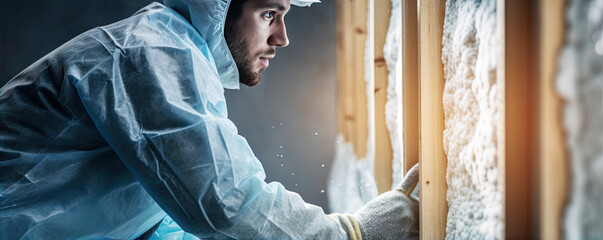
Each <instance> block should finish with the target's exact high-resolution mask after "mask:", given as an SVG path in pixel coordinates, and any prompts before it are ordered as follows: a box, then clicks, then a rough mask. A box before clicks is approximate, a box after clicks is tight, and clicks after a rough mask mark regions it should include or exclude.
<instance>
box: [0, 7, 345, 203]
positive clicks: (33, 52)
mask: <svg viewBox="0 0 603 240" xmlns="http://www.w3.org/2000/svg"><path fill="white" fill-rule="evenodd" d="M151 2H153V1H151V0H138V1H132V0H103V1H92V0H85V1H83V0H64V1H60V3H59V2H56V1H36V2H33V1H30V0H24V1H9V0H0V85H4V84H5V83H6V82H7V81H8V80H10V79H11V78H12V77H13V76H15V75H16V74H17V73H19V72H20V71H22V70H23V69H25V68H26V67H27V66H29V65H30V64H32V63H33V62H35V61H36V60H38V59H39V58H41V57H43V56H44V55H46V54H47V53H49V52H50V51H52V50H53V49H55V48H57V47H59V46H60V45H61V44H63V43H65V42H66V41H68V40H69V39H71V38H73V37H75V36H76V35H78V34H80V33H82V32H84V31H86V30H88V29H91V28H93V27H97V26H102V25H106V24H109V23H112V22H115V21H118V20H120V19H123V18H126V17H128V16H130V15H132V14H133V13H134V12H136V11H137V10H138V9H140V8H142V7H144V6H146V5H147V4H149V3H151ZM285 21H286V24H287V28H288V29H287V31H288V35H289V39H290V45H289V47H287V48H284V49H278V50H277V57H276V58H275V59H274V60H273V61H272V62H271V66H270V68H269V69H267V70H266V71H265V72H264V73H263V77H262V82H261V83H260V85H259V86H256V87H253V88H248V87H245V86H242V87H241V90H239V91H227V92H226V97H227V101H228V107H229V114H230V118H231V119H232V120H233V122H235V124H236V125H237V126H238V128H239V131H240V134H241V135H243V136H244V137H246V138H247V140H248V142H249V144H250V145H251V147H252V149H253V150H254V152H255V154H256V156H257V157H258V158H259V159H260V161H262V163H263V165H264V168H265V170H266V175H267V179H266V180H267V181H268V182H270V181H278V182H281V183H282V184H283V185H284V186H285V187H286V188H287V189H288V190H291V191H295V192H298V193H299V194H300V195H301V196H302V197H303V198H304V200H305V201H307V202H309V203H313V204H316V205H318V206H321V207H323V208H324V209H325V211H326V206H327V196H326V195H327V194H326V193H325V192H323V190H325V191H326V181H327V175H328V172H329V168H330V166H331V161H332V160H333V156H334V142H335V134H336V127H335V121H336V113H337V109H336V78H335V74H336V63H335V60H336V57H335V2H334V1H329V0H327V1H323V3H321V4H314V5H313V6H312V7H310V8H298V7H293V8H292V9H291V11H290V12H289V13H288V14H287V17H286V20H285Z"/></svg>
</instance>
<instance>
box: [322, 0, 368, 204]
mask: <svg viewBox="0 0 603 240" xmlns="http://www.w3.org/2000/svg"><path fill="white" fill-rule="evenodd" d="M372 1H373V0H368V1H367V3H368V5H367V10H368V15H369V16H370V14H372V11H373V9H372V6H373V2H372ZM366 24H367V38H366V40H365V42H364V56H363V59H364V81H365V84H366V87H365V89H366V99H367V101H366V102H367V105H366V107H367V110H368V111H367V112H368V116H367V118H368V121H367V123H368V126H367V128H368V139H367V143H366V146H367V151H366V156H363V157H359V156H356V154H354V146H353V145H352V143H348V142H345V141H344V138H343V137H341V136H339V137H338V138H337V140H336V141H337V144H336V149H335V159H334V161H333V165H332V166H331V170H330V173H329V179H328V183H327V190H328V192H327V193H328V196H329V209H330V210H331V212H336V213H353V212H356V211H357V210H359V209H360V208H361V207H362V206H364V204H365V203H367V202H368V201H370V200H371V199H373V198H374V197H376V196H377V195H379V191H378V189H377V183H376V182H375V175H374V172H375V170H374V169H375V159H374V151H375V150H374V149H375V137H374V132H375V123H374V121H375V115H374V106H375V94H374V91H373V89H374V82H373V81H372V74H373V72H374V67H373V64H372V61H373V56H374V54H373V40H374V38H373V37H372V33H373V31H374V29H373V26H372V25H371V18H370V17H369V18H368V20H367V22H366Z"/></svg>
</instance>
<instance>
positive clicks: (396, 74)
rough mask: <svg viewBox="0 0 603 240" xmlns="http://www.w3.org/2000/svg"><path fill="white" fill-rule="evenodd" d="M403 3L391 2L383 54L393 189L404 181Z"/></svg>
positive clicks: (399, 1)
mask: <svg viewBox="0 0 603 240" xmlns="http://www.w3.org/2000/svg"><path fill="white" fill-rule="evenodd" d="M401 5H402V1H401V0H392V10H391V11H390V12H391V16H390V20H389V27H388V29H387V36H386V38H385V45H384V46H383V53H384V55H385V63H386V64H387V70H388V72H389V73H388V76H387V83H388V84H387V102H386V103H385V124H386V125H387V129H388V130H389V136H390V140H391V143H392V150H393V159H392V170H393V171H392V172H393V173H392V174H393V175H392V179H393V181H392V189H393V188H394V187H395V186H397V185H398V184H399V183H400V182H401V181H402V156H403V154H402V151H403V149H402V130H403V128H402V127H403V125H402V117H403V115H402V32H401V30H402V9H401Z"/></svg>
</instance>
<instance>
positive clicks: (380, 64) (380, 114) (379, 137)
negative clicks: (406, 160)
mask: <svg viewBox="0 0 603 240" xmlns="http://www.w3.org/2000/svg"><path fill="white" fill-rule="evenodd" d="M391 9H392V4H391V1H390V0H376V1H374V7H373V14H372V15H373V16H374V19H373V21H372V22H373V24H372V25H373V29H374V31H373V34H374V38H373V39H374V42H373V43H374V44H373V52H374V61H373V62H374V74H375V75H374V79H375V87H374V92H375V106H374V108H375V180H376V181H377V188H378V189H379V193H383V192H386V191H389V190H391V186H392V181H393V177H392V173H393V171H392V159H393V157H394V156H393V149H392V142H391V139H390V134H389V130H388V128H387V124H386V123H385V103H387V86H388V83H389V81H388V70H387V65H386V63H385V54H384V52H383V46H384V45H385V39H386V36H387V30H388V26H389V19H390V15H391V13H390V11H391Z"/></svg>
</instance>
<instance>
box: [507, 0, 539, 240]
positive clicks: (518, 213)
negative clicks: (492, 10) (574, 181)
mask: <svg viewBox="0 0 603 240" xmlns="http://www.w3.org/2000/svg"><path fill="white" fill-rule="evenodd" d="M534 2H535V1H504V0H499V5H498V6H499V7H498V9H497V13H498V14H500V15H499V18H498V19H499V22H498V24H500V26H499V27H502V28H503V29H504V34H502V45H501V46H502V47H501V48H502V49H504V52H503V54H501V55H500V57H501V60H500V61H499V63H500V65H499V66H498V69H499V70H501V71H498V73H499V75H498V76H497V78H498V83H499V86H498V87H499V90H501V91H502V92H504V95H502V96H503V97H504V104H503V107H501V108H499V109H503V110H504V111H501V113H502V114H501V117H502V118H504V119H503V121H504V124H503V126H504V136H503V137H501V136H500V135H499V138H498V140H499V144H502V145H503V146H501V145H499V151H504V153H500V152H499V153H500V154H499V158H498V159H499V161H503V162H504V168H502V169H501V170H502V171H501V172H503V173H504V178H502V179H504V183H505V188H504V189H505V203H504V205H505V206H504V209H505V216H504V219H505V237H506V238H511V239H517V238H533V237H535V235H534V234H535V231H534V229H535V228H534V224H533V223H534V214H533V212H532V211H533V209H534V207H533V205H532V200H533V196H534V195H535V194H534V192H533V188H532V183H533V180H534V179H533V178H532V176H533V171H532V167H533V164H534V163H533V159H534V155H535V153H537V151H536V150H535V148H534V147H537V146H538V145H536V144H534V141H535V138H534V135H535V134H534V131H535V129H537V128H536V127H535V126H533V124H534V123H535V121H534V119H535V117H536V114H534V111H535V110H536V109H535V104H536V100H537V99H538V98H537V97H535V95H536V94H537V93H538V92H537V91H536V90H537V89H536V87H535V83H537V79H536V76H537V75H536V73H537V72H536V70H535V69H536V67H537V65H536V64H534V62H535V61H534V60H536V58H535V49H534V42H533V40H534V39H535V37H536V34H535V31H534V30H535V26H536V25H535V17H534V15H535V14H534V13H535V12H534V9H535V8H534ZM501 18H502V19H501ZM501 155H502V156H501Z"/></svg>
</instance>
